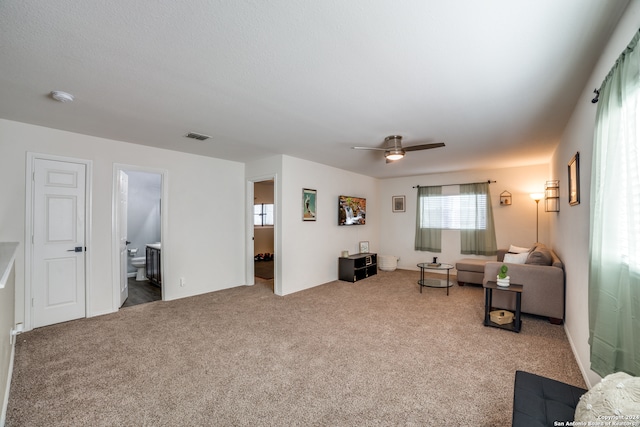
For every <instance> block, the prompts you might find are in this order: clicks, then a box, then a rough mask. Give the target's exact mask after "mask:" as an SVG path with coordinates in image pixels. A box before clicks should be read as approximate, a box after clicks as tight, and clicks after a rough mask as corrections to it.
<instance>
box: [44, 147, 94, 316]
mask: <svg viewBox="0 0 640 427" xmlns="http://www.w3.org/2000/svg"><path fill="white" fill-rule="evenodd" d="M33 168H34V174H33V184H34V185H33V214H32V215H33V218H32V219H33V259H32V264H31V265H32V274H31V277H32V280H31V290H32V291H31V297H32V301H31V305H32V320H33V327H40V326H46V325H51V324H54V323H60V322H66V321H68V320H73V319H78V318H81V317H85V316H86V301H85V268H86V267H85V263H86V259H85V257H86V255H85V250H86V248H85V221H86V219H85V216H86V201H85V190H86V189H85V186H86V165H84V164H79V163H71V162H64V161H54V160H44V159H34V165H33Z"/></svg>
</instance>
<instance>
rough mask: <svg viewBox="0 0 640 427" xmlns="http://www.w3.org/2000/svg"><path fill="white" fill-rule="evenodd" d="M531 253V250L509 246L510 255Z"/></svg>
mask: <svg viewBox="0 0 640 427" xmlns="http://www.w3.org/2000/svg"><path fill="white" fill-rule="evenodd" d="M530 251H531V248H521V247H520V246H513V245H511V246H509V251H508V252H510V253H512V254H522V253H525V252H526V253H529V252H530Z"/></svg>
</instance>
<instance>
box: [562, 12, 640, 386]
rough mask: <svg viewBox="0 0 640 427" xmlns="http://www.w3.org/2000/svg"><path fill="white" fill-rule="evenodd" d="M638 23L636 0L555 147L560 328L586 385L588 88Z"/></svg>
mask: <svg viewBox="0 0 640 427" xmlns="http://www.w3.org/2000/svg"><path fill="white" fill-rule="evenodd" d="M639 27H640V1H639V0H632V1H631V3H630V4H629V6H628V8H627V10H626V11H625V14H624V16H623V17H622V19H621V20H620V22H619V24H618V26H617V28H616V30H615V31H614V33H613V35H612V37H611V39H610V41H609V44H608V45H607V46H606V48H605V50H604V51H603V53H602V55H601V57H600V59H599V61H598V63H597V65H596V67H595V68H594V70H593V73H592V75H591V78H590V79H589V82H588V83H587V85H586V86H585V88H584V90H583V92H582V96H581V97H580V99H579V101H578V103H577V104H576V106H575V109H574V111H573V115H572V117H571V120H570V121H569V123H568V125H567V127H566V128H565V132H564V135H563V137H562V142H561V143H560V145H559V147H558V148H557V150H556V152H555V154H554V157H553V160H552V168H553V175H554V178H556V179H560V197H561V199H560V212H559V214H558V215H557V218H556V219H555V220H554V221H553V222H552V224H551V228H552V235H553V236H554V238H553V240H554V247H555V248H556V250H557V251H558V255H559V256H560V257H561V258H562V260H563V261H564V264H565V270H566V277H567V285H566V286H567V287H566V292H567V297H566V320H565V330H566V331H567V335H568V337H569V340H570V341H571V344H572V346H573V348H574V352H575V353H576V357H577V359H578V364H579V365H580V368H581V369H582V372H583V375H584V376H585V380H586V381H587V385H589V386H592V385H594V384H596V383H597V382H598V381H600V379H601V378H600V376H598V375H597V374H596V373H595V372H593V371H591V369H590V356H589V352H590V349H589V344H588V339H589V316H588V279H589V277H588V273H589V269H588V265H589V218H590V212H589V209H590V203H591V198H590V194H589V193H590V191H591V161H592V148H593V131H594V126H595V115H596V108H597V105H596V104H592V103H591V99H592V98H593V97H594V93H593V90H594V89H596V88H599V87H600V85H601V84H602V81H603V80H604V78H605V76H606V75H607V74H608V73H609V71H610V70H611V68H612V67H613V65H614V63H615V61H616V60H617V59H618V56H619V55H620V53H621V52H622V51H623V50H624V49H625V48H626V46H627V45H628V44H629V42H630V41H631V39H632V38H633V36H634V34H635V32H636V31H638V28H639ZM578 151H579V152H580V204H579V205H577V206H569V204H568V188H567V179H568V174H567V163H568V162H569V160H571V158H572V157H573V155H574V154H575V153H576V152H578Z"/></svg>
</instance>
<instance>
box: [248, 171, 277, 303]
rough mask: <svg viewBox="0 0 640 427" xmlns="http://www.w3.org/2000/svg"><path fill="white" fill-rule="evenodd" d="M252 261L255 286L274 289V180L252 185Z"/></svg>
mask: <svg viewBox="0 0 640 427" xmlns="http://www.w3.org/2000/svg"><path fill="white" fill-rule="evenodd" d="M253 199H254V202H253V237H254V240H253V252H254V254H253V259H254V276H255V283H256V285H262V286H267V287H270V288H271V290H272V291H273V289H274V276H275V273H274V272H275V269H274V257H275V255H274V252H275V250H274V248H275V245H274V226H275V223H274V221H275V203H274V180H273V179H270V180H266V181H257V182H254V184H253Z"/></svg>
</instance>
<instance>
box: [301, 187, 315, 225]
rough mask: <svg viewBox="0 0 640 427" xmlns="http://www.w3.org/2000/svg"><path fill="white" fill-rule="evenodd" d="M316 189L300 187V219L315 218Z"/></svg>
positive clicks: (310, 219) (313, 219)
mask: <svg viewBox="0 0 640 427" xmlns="http://www.w3.org/2000/svg"><path fill="white" fill-rule="evenodd" d="M316 197H317V191H316V190H311V189H310V188H303V189H302V220H303V221H315V220H316V203H317V198H316Z"/></svg>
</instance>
